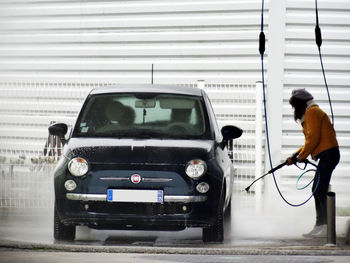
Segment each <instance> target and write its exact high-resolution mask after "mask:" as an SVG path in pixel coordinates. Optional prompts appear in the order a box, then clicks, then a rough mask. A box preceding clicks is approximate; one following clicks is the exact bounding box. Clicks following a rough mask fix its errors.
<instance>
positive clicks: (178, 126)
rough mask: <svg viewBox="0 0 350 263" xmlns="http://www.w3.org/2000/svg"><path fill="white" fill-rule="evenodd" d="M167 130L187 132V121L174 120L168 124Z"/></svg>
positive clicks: (178, 132)
mask: <svg viewBox="0 0 350 263" xmlns="http://www.w3.org/2000/svg"><path fill="white" fill-rule="evenodd" d="M167 130H168V131H170V132H171V133H175V134H180V133H187V132H188V126H187V124H186V123H183V122H173V123H171V124H169V125H168V127H167Z"/></svg>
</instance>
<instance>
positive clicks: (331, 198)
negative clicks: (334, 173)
mask: <svg viewBox="0 0 350 263" xmlns="http://www.w3.org/2000/svg"><path fill="white" fill-rule="evenodd" d="M327 244H329V245H335V244H336V234H335V193H334V192H328V194H327Z"/></svg>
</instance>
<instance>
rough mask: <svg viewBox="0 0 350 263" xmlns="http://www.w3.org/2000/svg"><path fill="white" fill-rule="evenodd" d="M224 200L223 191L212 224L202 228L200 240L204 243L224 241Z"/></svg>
mask: <svg viewBox="0 0 350 263" xmlns="http://www.w3.org/2000/svg"><path fill="white" fill-rule="evenodd" d="M224 200H225V193H223V194H222V196H221V198H220V202H219V207H218V212H217V214H216V218H215V222H214V225H213V226H212V227H209V228H203V231H202V240H203V242H204V243H209V242H215V243H222V242H223V241H224Z"/></svg>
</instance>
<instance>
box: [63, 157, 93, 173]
mask: <svg viewBox="0 0 350 263" xmlns="http://www.w3.org/2000/svg"><path fill="white" fill-rule="evenodd" d="M68 170H69V172H70V173H71V174H72V175H74V176H83V175H85V174H86V173H87V172H88V170H89V166H88V163H87V161H86V160H85V159H83V158H81V157H76V158H73V159H72V160H70V162H69V163H68Z"/></svg>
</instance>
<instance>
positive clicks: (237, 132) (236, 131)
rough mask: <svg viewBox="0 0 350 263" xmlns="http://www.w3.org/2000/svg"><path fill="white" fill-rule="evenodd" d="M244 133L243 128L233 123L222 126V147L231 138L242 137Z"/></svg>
mask: <svg viewBox="0 0 350 263" xmlns="http://www.w3.org/2000/svg"><path fill="white" fill-rule="evenodd" d="M242 133H243V130H242V129H240V128H238V127H236V126H233V125H227V126H224V127H222V128H221V134H222V137H223V140H222V142H221V143H220V147H221V148H222V149H224V148H225V147H226V145H227V142H228V141H229V140H233V139H237V138H239V137H241V135H242Z"/></svg>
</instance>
